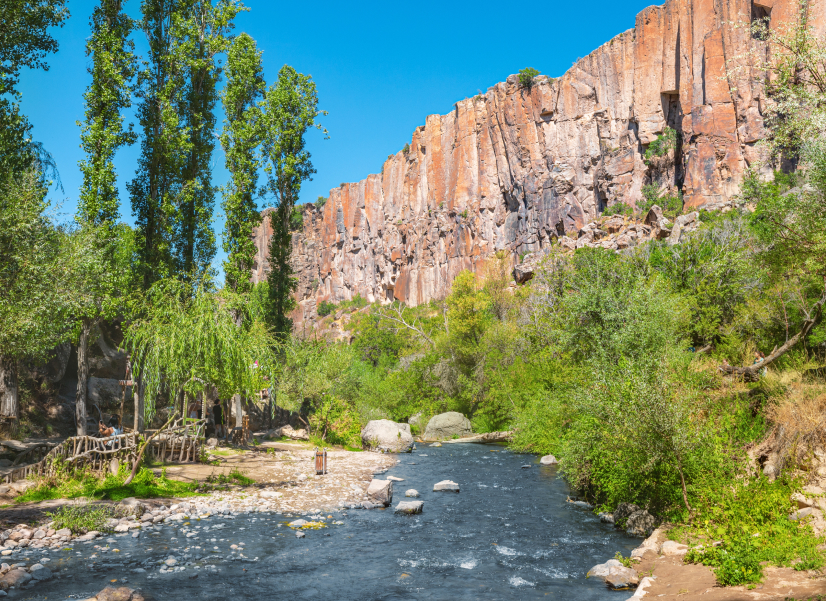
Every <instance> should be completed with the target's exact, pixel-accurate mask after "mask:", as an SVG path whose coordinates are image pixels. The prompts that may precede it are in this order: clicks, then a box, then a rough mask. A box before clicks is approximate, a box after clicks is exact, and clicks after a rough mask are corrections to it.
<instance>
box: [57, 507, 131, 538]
mask: <svg viewBox="0 0 826 601" xmlns="http://www.w3.org/2000/svg"><path fill="white" fill-rule="evenodd" d="M46 516H47V517H49V518H50V519H51V520H52V521H53V522H54V525H53V526H52V527H53V528H54V529H55V530H62V529H63V528H68V529H69V530H71V531H72V533H73V534H86V533H87V532H91V531H93V530H94V531H97V532H111V531H112V528H111V527H110V526H108V525H107V522H108V521H109V520H110V519H112V518H114V517H115V516H116V512H115V511H114V509H113V507H112V506H111V505H92V504H78V505H63V506H62V507H60V508H58V510H57V511H55V512H46Z"/></svg>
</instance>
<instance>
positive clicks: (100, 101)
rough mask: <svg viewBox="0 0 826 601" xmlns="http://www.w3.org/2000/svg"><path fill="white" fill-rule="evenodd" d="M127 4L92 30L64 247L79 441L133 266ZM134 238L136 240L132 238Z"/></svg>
mask: <svg viewBox="0 0 826 601" xmlns="http://www.w3.org/2000/svg"><path fill="white" fill-rule="evenodd" d="M124 4H125V0H101V2H100V4H99V5H98V6H97V7H95V10H94V12H93V13H92V17H91V19H90V25H91V29H92V35H91V36H90V37H89V39H88V41H87V43H86V55H87V56H89V57H90V58H91V63H90V66H89V73H90V74H91V76H92V82H91V84H89V87H88V88H87V89H86V93H85V94H84V100H85V104H86V120H85V122H84V123H82V124H80V123H78V125H81V127H82V130H81V136H80V138H81V147H82V148H83V150H84V151H85V152H86V158H85V159H84V160H82V161H80V163H79V165H80V170H81V172H82V173H83V186H82V188H81V191H80V202H79V203H78V215H77V221H78V224H79V227H78V229H76V230H74V231H71V232H66V233H65V234H64V240H63V245H62V246H63V250H64V256H65V257H66V266H65V269H64V275H65V276H66V277H67V278H68V281H69V286H68V293H67V301H68V302H69V304H70V305H71V308H72V311H73V314H74V317H75V318H76V320H77V330H78V334H77V374H78V377H77V394H76V397H75V418H76V426H77V434H78V436H83V435H85V434H86V404H87V392H88V376H89V359H88V351H89V344H90V343H91V342H92V341H93V340H92V336H93V332H95V331H96V329H97V326H98V324H99V323H100V321H101V319H104V318H106V317H112V316H114V314H115V313H116V312H117V309H118V306H117V305H118V302H117V301H118V296H120V295H122V294H124V293H125V290H124V289H123V288H125V287H126V286H127V285H128V282H126V281H125V279H126V277H127V272H128V269H129V265H128V264H123V263H124V262H125V261H124V260H121V261H120V264H118V263H117V262H116V261H115V259H116V257H121V258H123V247H124V244H123V240H121V239H119V238H122V237H123V235H124V234H125V230H124V229H123V228H122V227H118V226H117V220H118V218H119V217H120V199H119V197H118V189H117V173H116V172H115V165H114V158H115V153H116V152H117V150H118V149H119V148H120V147H122V146H126V145H129V144H132V143H134V141H135V138H136V136H135V134H134V133H133V132H132V126H131V125H130V126H129V127H128V128H124V118H123V114H122V112H123V111H124V110H125V109H128V108H129V107H130V106H131V105H132V94H131V84H132V79H133V78H134V76H135V71H136V60H135V54H134V44H133V43H132V42H131V41H130V40H129V35H130V33H131V32H132V29H133V22H132V19H131V18H129V16H128V15H127V14H126V13H125V12H124V10H123V5H124ZM130 239H131V237H130Z"/></svg>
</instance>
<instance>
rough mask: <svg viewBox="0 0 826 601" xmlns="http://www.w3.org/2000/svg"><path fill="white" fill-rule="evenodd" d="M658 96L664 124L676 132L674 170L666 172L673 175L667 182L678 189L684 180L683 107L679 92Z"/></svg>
mask: <svg viewBox="0 0 826 601" xmlns="http://www.w3.org/2000/svg"><path fill="white" fill-rule="evenodd" d="M660 98H661V102H662V108H663V116H664V117H665V124H666V126H667V127H670V128H671V129H673V130H674V131H675V132H677V140H676V146H675V147H674V171H673V174H668V175H669V176H673V180H672V181H670V182H668V183H669V184H672V185H673V186H674V187H675V188H676V189H677V190H680V189H682V187H683V182H684V180H685V170H684V169H683V116H684V115H683V107H682V104H680V94H679V92H678V91H676V90H675V91H668V92H662V93H661V94H660ZM669 179H671V177H669Z"/></svg>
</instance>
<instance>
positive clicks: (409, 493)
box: [404, 488, 419, 497]
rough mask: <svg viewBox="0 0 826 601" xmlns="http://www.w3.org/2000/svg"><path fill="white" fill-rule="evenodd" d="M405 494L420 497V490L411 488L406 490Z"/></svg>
mask: <svg viewBox="0 0 826 601" xmlns="http://www.w3.org/2000/svg"><path fill="white" fill-rule="evenodd" d="M404 496H405V497H418V496H419V491H418V490H416V489H415V488H411V489H410V490H406V491H405V492H404Z"/></svg>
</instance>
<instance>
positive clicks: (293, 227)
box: [290, 207, 304, 232]
mask: <svg viewBox="0 0 826 601" xmlns="http://www.w3.org/2000/svg"><path fill="white" fill-rule="evenodd" d="M303 229H304V215H303V214H302V211H301V208H300V207H293V210H292V213H290V231H293V232H300V231H302V230H303Z"/></svg>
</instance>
